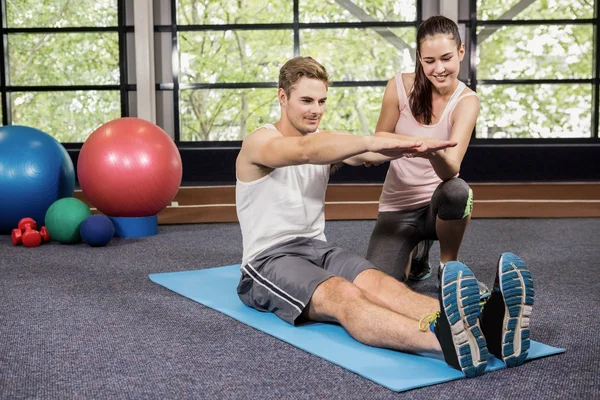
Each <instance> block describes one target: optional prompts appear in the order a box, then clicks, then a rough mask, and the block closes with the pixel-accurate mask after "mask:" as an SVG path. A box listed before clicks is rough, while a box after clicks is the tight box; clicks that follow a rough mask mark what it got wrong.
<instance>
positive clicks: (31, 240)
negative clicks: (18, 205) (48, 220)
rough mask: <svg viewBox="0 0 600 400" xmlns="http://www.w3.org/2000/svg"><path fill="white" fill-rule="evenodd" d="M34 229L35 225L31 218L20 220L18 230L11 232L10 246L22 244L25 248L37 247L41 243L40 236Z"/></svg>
mask: <svg viewBox="0 0 600 400" xmlns="http://www.w3.org/2000/svg"><path fill="white" fill-rule="evenodd" d="M35 228H37V224H36V223H35V221H34V220H33V219H32V218H23V219H22V220H20V221H19V225H18V228H16V229H13V230H12V235H11V240H12V244H13V245H15V246H18V245H19V244H21V243H23V246H25V247H36V246H39V245H40V243H42V235H41V234H40V232H38V231H36V230H35Z"/></svg>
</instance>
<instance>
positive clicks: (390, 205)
mask: <svg viewBox="0 0 600 400" xmlns="http://www.w3.org/2000/svg"><path fill="white" fill-rule="evenodd" d="M396 89H397V91H398V99H399V107H400V118H398V122H397V123H396V129H395V130H394V132H395V133H397V134H400V135H406V136H421V137H429V138H436V139H441V140H448V138H450V133H451V132H452V125H451V122H450V121H451V118H450V117H451V115H452V111H453V110H454V108H455V107H456V104H457V103H458V102H459V101H460V100H462V99H463V98H465V97H468V96H477V94H475V93H474V92H470V93H468V94H465V95H463V96H461V93H462V92H463V90H464V89H465V84H464V83H463V82H459V84H458V86H457V88H456V90H455V91H454V93H453V94H452V96H451V97H450V100H448V104H446V108H444V112H443V113H442V116H441V118H440V120H439V121H438V122H437V123H436V124H433V125H423V124H420V123H418V122H417V120H415V118H414V117H413V115H412V112H411V110H410V106H409V103H408V96H407V94H406V90H405V89H404V84H403V83H402V74H398V75H396ZM441 182H442V180H441V179H440V178H439V177H438V176H437V174H436V173H435V171H434V170H433V167H432V166H431V163H430V162H429V160H428V159H426V158H419V157H417V158H399V159H396V160H393V161H391V162H390V167H389V169H388V172H387V176H386V177H385V183H384V184H383V191H382V192H381V197H380V198H379V211H380V212H382V211H400V210H409V209H413V208H418V207H420V206H423V205H425V204H427V203H429V202H430V201H431V196H432V195H433V192H434V191H435V189H436V188H437V187H438V185H439V184H440V183H441Z"/></svg>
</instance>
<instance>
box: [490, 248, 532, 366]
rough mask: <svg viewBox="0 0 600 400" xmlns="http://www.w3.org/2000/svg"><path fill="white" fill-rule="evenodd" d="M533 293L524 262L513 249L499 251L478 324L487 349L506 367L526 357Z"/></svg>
mask: <svg viewBox="0 0 600 400" xmlns="http://www.w3.org/2000/svg"><path fill="white" fill-rule="evenodd" d="M534 295H535V293H534V290H533V280H532V279H531V273H530V272H529V269H528V268H527V265H525V263H524V262H523V260H521V259H520V258H519V257H517V256H516V255H514V254H513V253H502V255H501V256H500V259H499V260H498V269H497V271H496V280H495V282H494V289H493V291H492V295H491V296H490V298H489V300H488V301H487V302H486V304H485V307H484V308H483V314H482V326H483V333H484V334H485V337H486V339H487V342H488V345H489V351H490V352H491V353H492V354H493V355H495V356H496V357H498V358H499V359H501V360H502V361H503V362H504V363H505V364H506V366H507V367H517V366H519V365H521V364H523V363H524V362H525V359H526V358H527V354H528V352H529V346H530V340H529V334H530V332H529V317H530V316H531V310H532V307H533V300H534Z"/></svg>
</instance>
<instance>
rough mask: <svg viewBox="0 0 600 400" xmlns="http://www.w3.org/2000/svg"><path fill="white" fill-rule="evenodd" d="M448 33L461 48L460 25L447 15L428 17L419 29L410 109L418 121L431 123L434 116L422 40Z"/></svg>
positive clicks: (426, 123)
mask: <svg viewBox="0 0 600 400" xmlns="http://www.w3.org/2000/svg"><path fill="white" fill-rule="evenodd" d="M440 34H442V35H448V36H450V37H451V38H452V39H453V40H454V42H455V43H456V47H457V48H458V49H460V45H461V40H460V34H459V33H458V26H456V24H455V23H454V21H452V20H451V19H448V18H446V17H443V16H441V15H438V16H434V17H431V18H428V19H426V20H425V21H423V23H422V24H421V25H420V26H419V29H418V30H417V62H416V65H415V82H414V84H413V88H412V91H411V93H410V100H409V102H410V109H411V111H412V113H413V116H414V117H415V119H416V120H417V121H419V122H420V123H422V124H425V125H429V124H430V123H431V118H432V114H433V112H432V110H431V108H432V90H431V82H429V79H427V77H426V76H425V72H424V71H423V66H422V65H421V61H420V58H421V42H423V41H424V40H425V39H426V38H427V37H429V36H435V35H440Z"/></svg>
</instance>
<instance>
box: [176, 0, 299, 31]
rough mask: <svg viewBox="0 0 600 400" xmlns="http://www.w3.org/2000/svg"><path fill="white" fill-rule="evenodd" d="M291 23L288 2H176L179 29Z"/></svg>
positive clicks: (186, 0) (266, 0)
mask: <svg viewBox="0 0 600 400" xmlns="http://www.w3.org/2000/svg"><path fill="white" fill-rule="evenodd" d="M293 20H294V11H293V2H292V1H290V0H279V1H270V0H251V1H248V0H244V1H239V0H219V1H202V2H200V1H195V0H178V1H177V23H178V24H179V25H222V24H275V23H291V22H293Z"/></svg>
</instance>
